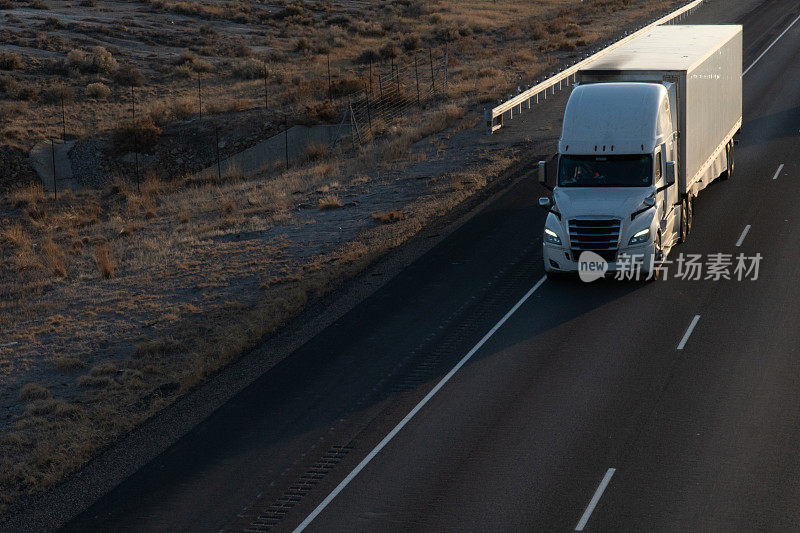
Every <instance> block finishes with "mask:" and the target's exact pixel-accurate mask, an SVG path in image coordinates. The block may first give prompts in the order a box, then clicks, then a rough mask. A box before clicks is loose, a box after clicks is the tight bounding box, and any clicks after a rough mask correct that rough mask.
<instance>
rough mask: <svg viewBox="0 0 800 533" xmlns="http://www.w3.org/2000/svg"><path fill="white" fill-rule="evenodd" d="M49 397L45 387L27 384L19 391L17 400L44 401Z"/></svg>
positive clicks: (37, 384)
mask: <svg viewBox="0 0 800 533" xmlns="http://www.w3.org/2000/svg"><path fill="white" fill-rule="evenodd" d="M49 397H50V391H49V390H47V387H45V386H43V385H40V384H39V383H27V384H25V386H23V387H22V389H21V390H20V391H19V399H20V400H25V401H31V400H44V399H45V398H49Z"/></svg>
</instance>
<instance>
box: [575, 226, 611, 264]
mask: <svg viewBox="0 0 800 533" xmlns="http://www.w3.org/2000/svg"><path fill="white" fill-rule="evenodd" d="M568 226H569V241H570V246H571V247H572V253H573V255H574V257H575V259H576V260H577V259H578V257H579V256H580V254H581V252H584V251H587V250H588V251H591V252H594V253H596V254H597V255H599V256H600V257H602V258H603V259H605V260H606V261H614V260H615V259H616V257H617V249H618V248H619V228H620V220H619V219H618V218H597V219H590V218H584V219H580V218H573V219H571V220H569V222H568Z"/></svg>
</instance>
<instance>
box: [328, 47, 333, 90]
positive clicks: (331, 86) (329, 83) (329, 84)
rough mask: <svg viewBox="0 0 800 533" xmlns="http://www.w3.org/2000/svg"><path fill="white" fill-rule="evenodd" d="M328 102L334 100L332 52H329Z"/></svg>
mask: <svg viewBox="0 0 800 533" xmlns="http://www.w3.org/2000/svg"><path fill="white" fill-rule="evenodd" d="M328 102H333V85H332V84H331V53H330V52H328Z"/></svg>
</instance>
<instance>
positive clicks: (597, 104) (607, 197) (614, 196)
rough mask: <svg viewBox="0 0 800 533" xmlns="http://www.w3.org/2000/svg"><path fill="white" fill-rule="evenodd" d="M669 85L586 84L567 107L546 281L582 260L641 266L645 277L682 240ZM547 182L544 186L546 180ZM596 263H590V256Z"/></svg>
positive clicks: (549, 203)
mask: <svg viewBox="0 0 800 533" xmlns="http://www.w3.org/2000/svg"><path fill="white" fill-rule="evenodd" d="M670 93H672V95H673V100H674V98H675V96H674V95H675V94H676V93H675V87H674V84H671V83H640V82H622V83H589V84H585V85H580V86H578V87H576V88H575V89H574V90H573V92H572V94H571V96H570V98H569V101H568V103H567V107H566V111H565V114H564V122H563V129H562V135H561V139H560V141H559V144H558V156H557V170H556V177H555V186H554V187H553V196H552V199H551V198H541V199H540V205H542V207H545V208H547V209H548V211H549V213H548V215H547V220H546V223H545V229H544V236H543V241H544V243H543V256H544V268H545V271H546V272H547V273H550V274H552V273H557V272H576V271H578V261H579V259H580V257H581V254H582V253H584V252H592V253H594V254H597V255H599V256H600V257H602V258H603V259H604V260H605V261H607V262H608V267H609V270H610V271H614V270H616V269H617V268H618V267H619V266H620V264H619V262H620V260H622V261H627V262H630V261H636V262H640V264H641V268H642V271H643V272H649V271H650V270H651V269H652V267H653V265H654V264H655V263H656V262H657V261H658V260H660V259H661V258H662V257H665V256H666V255H667V254H668V253H669V251H670V249H671V248H672V247H673V246H674V245H675V244H676V243H677V242H678V240H679V238H680V237H681V210H680V199H679V195H678V187H676V186H675V180H676V176H677V166H678V165H679V163H680V162H679V161H678V160H677V159H678V147H677V142H676V141H677V130H676V127H675V125H676V119H675V111H674V109H675V106H674V105H673V103H672V102H671V101H670ZM545 181H546V178H545ZM592 257H593V256H592Z"/></svg>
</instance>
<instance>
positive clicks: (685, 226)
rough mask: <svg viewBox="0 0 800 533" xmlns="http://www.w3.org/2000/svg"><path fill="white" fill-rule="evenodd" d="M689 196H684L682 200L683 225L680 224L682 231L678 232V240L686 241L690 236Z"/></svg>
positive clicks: (680, 241)
mask: <svg viewBox="0 0 800 533" xmlns="http://www.w3.org/2000/svg"><path fill="white" fill-rule="evenodd" d="M688 205H689V198H688V197H684V198H683V200H681V226H680V228H681V229H680V233H679V234H678V242H679V243H683V242H686V239H687V237H689V220H688V217H689V207H688Z"/></svg>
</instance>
